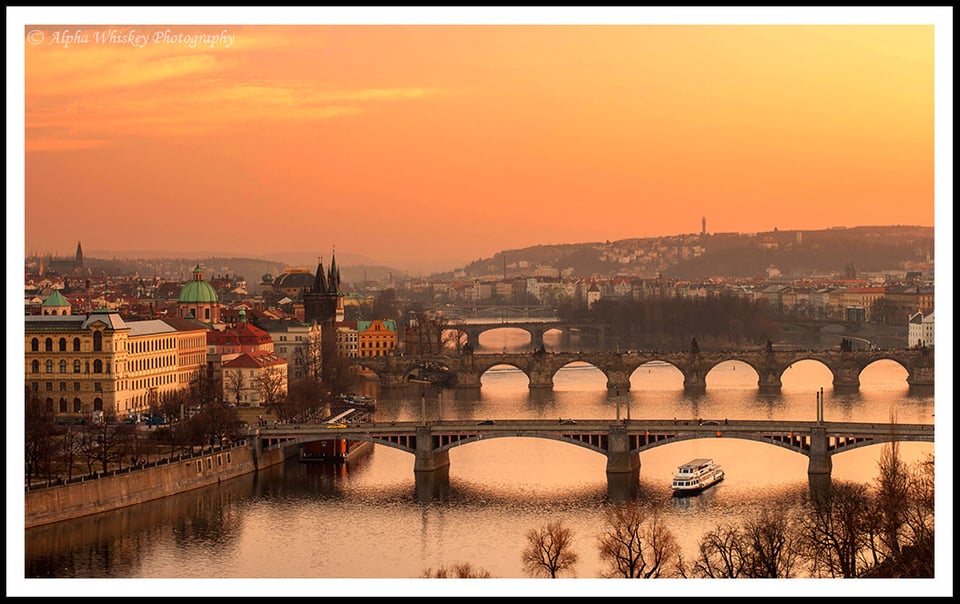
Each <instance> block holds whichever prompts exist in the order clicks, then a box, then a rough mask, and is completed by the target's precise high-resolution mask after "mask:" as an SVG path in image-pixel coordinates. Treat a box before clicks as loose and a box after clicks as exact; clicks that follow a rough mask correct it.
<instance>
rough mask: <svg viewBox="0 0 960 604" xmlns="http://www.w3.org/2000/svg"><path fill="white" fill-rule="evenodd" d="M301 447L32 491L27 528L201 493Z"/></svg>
mask: <svg viewBox="0 0 960 604" xmlns="http://www.w3.org/2000/svg"><path fill="white" fill-rule="evenodd" d="M298 454H299V447H298V446H281V445H274V446H272V447H270V448H265V449H259V450H258V449H257V447H255V446H253V445H249V444H243V445H235V446H232V447H224V448H215V449H209V450H206V451H203V452H198V453H194V454H192V455H184V456H179V457H175V458H170V459H163V460H160V461H158V462H156V463H153V464H149V465H147V466H144V467H138V468H127V469H125V470H118V471H114V472H109V473H102V474H97V475H94V476H86V477H79V478H78V479H74V480H72V481H70V482H67V483H65V484H58V485H46V486H43V487H42V488H31V489H28V490H27V492H26V494H25V500H24V516H25V528H28V529H29V528H32V527H35V526H41V525H44V524H52V523H54V522H60V521H63V520H74V519H76V518H82V517H84V516H90V515H92V514H99V513H100V512H107V511H110V510H115V509H118V508H123V507H127V506H132V505H137V504H141V503H145V502H147V501H153V500H155V499H161V498H163V497H169V496H171V495H176V494H179V493H184V492H187V491H191V490H193V489H199V488H202V487H206V486H210V485H214V484H218V483H221V482H223V481H224V480H230V479H231V478H236V477H238V476H243V475H246V474H250V473H252V472H256V471H257V470H258V469H260V468H267V467H270V466H275V465H277V464H281V463H283V462H285V461H286V460H287V459H289V458H290V457H293V456H296V455H298Z"/></svg>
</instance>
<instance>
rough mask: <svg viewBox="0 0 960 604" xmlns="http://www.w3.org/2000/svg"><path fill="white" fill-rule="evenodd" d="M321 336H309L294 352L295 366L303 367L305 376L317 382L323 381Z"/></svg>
mask: <svg viewBox="0 0 960 604" xmlns="http://www.w3.org/2000/svg"><path fill="white" fill-rule="evenodd" d="M321 342H322V340H321V338H320V337H319V335H308V336H307V338H306V340H304V341H303V342H302V343H301V344H300V345H299V346H297V347H296V349H294V351H293V360H294V366H296V367H303V375H302V376H295V377H309V378H312V379H314V380H316V381H318V382H319V381H320V380H322V379H323V346H322V344H321Z"/></svg>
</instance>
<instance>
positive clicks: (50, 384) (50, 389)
mask: <svg viewBox="0 0 960 604" xmlns="http://www.w3.org/2000/svg"><path fill="white" fill-rule="evenodd" d="M44 389H45V390H46V391H47V392H53V382H46V386H45V387H44Z"/></svg>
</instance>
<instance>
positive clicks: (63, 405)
mask: <svg viewBox="0 0 960 604" xmlns="http://www.w3.org/2000/svg"><path fill="white" fill-rule="evenodd" d="M44 407H46V411H47V413H53V399H52V398H49V397H48V398H47V400H45V401H44ZM58 409H59V412H60V413H66V412H67V399H66V398H64V397H60V404H59V405H58ZM93 410H94V411H103V399H102V398H100V397H99V396H98V397H97V398H95V399H93ZM81 411H83V402H82V401H81V400H80V399H79V398H74V399H73V412H74V413H80V412H81Z"/></svg>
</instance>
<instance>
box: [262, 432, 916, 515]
mask: <svg viewBox="0 0 960 604" xmlns="http://www.w3.org/2000/svg"><path fill="white" fill-rule="evenodd" d="M336 426H337V427H331V425H329V424H325V423H311V424H291V425H285V424H279V425H277V426H275V427H273V428H260V429H257V430H256V431H255V432H254V434H253V435H254V438H255V440H256V444H257V446H260V447H269V446H273V445H277V444H281V445H283V446H293V445H303V444H306V443H309V442H313V441H317V440H331V439H345V440H354V441H366V442H371V443H374V444H378V445H382V446H385V447H391V448H393V449H398V450H400V451H404V452H406V453H410V454H412V455H414V467H413V469H414V476H415V480H416V493H417V497H418V498H421V499H429V498H431V497H434V496H436V495H438V494H439V493H442V492H443V491H444V490H445V489H446V488H447V487H448V478H449V468H450V458H449V451H450V449H452V448H454V447H460V446H464V445H468V444H471V443H475V442H480V441H483V440H490V439H492V438H507V437H510V438H513V437H521V438H546V439H550V440H556V441H560V442H564V443H567V444H570V445H574V446H578V447H583V448H585V449H588V450H590V451H595V452H597V453H601V454H603V455H605V456H606V457H607V465H606V475H607V494H608V497H609V498H610V499H613V500H623V499H629V498H632V497H634V496H635V495H636V492H637V485H638V483H639V477H640V453H642V452H644V451H648V450H650V449H652V448H654V447H659V446H664V445H669V444H672V443H676V442H681V441H685V440H690V439H695V438H737V439H743V440H752V441H756V442H761V443H764V444H768V445H772V446H775V447H781V448H784V449H788V450H790V451H793V452H795V453H799V454H801V455H806V456H807V457H808V458H809V460H810V461H809V464H808V466H807V474H808V478H809V480H810V483H811V487H823V486H825V485H829V482H830V474H831V471H832V469H833V461H832V459H831V457H832V456H833V455H835V454H837V453H843V452H845V451H850V450H853V449H857V448H860V447H866V446H870V445H877V444H882V443H889V442H901V441H920V442H931V443H932V442H934V426H933V425H932V424H883V423H858V422H810V421H757V420H723V421H722V422H719V421H717V422H715V423H713V422H711V425H707V424H701V423H698V422H695V421H694V422H691V421H680V422H678V421H676V420H662V419H627V420H621V421H612V420H609V419H590V420H577V421H576V422H575V423H563V422H562V421H554V420H539V419H509V420H503V419H497V420H495V421H493V422H492V423H486V422H481V423H479V424H478V423H476V422H475V421H446V420H444V421H436V422H430V423H427V422H425V421H421V422H368V423H358V424H353V425H342V424H340V425H336Z"/></svg>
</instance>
